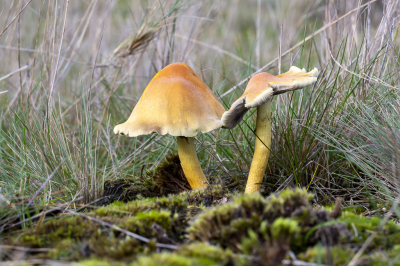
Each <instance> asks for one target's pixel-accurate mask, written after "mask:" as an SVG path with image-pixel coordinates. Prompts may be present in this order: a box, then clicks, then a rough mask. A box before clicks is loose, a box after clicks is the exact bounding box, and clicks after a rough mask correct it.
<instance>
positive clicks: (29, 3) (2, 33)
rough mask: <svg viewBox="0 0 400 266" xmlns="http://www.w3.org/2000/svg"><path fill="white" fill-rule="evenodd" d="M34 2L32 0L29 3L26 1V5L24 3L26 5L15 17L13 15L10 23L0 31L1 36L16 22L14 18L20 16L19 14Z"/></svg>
mask: <svg viewBox="0 0 400 266" xmlns="http://www.w3.org/2000/svg"><path fill="white" fill-rule="evenodd" d="M31 2H32V0H30V1H29V2H28V3H26V5H24V7H23V8H22V9H21V10H20V11H19V12H18V14H17V15H15V17H13V19H12V20H11V21H10V23H8V24H7V26H6V27H5V28H4V30H3V31H2V32H1V33H0V37H1V36H2V35H3V34H4V32H6V30H7V29H8V27H10V25H11V24H12V23H13V22H14V20H15V19H16V18H17V17H19V15H20V14H21V13H22V11H24V10H25V8H26V7H27V6H28V5H29V4H30V3H31Z"/></svg>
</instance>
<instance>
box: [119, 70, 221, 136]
mask: <svg viewBox="0 0 400 266" xmlns="http://www.w3.org/2000/svg"><path fill="white" fill-rule="evenodd" d="M224 112H225V109H224V107H223V106H222V105H221V104H220V102H219V101H218V99H217V97H215V95H214V93H213V92H212V91H211V90H210V88H208V86H207V85H206V84H205V83H204V82H203V81H202V80H201V79H200V77H199V76H198V75H197V74H196V73H195V72H194V71H193V70H192V69H191V68H190V67H189V66H188V65H186V64H183V63H173V64H170V65H168V66H166V67H165V68H163V69H162V70H161V71H159V72H158V73H157V74H156V75H155V76H154V77H153V79H152V80H151V81H150V83H149V84H148V85H147V87H146V89H145V90H144V92H143V94H142V96H141V98H140V100H139V102H138V103H137V104H136V106H135V108H134V109H133V111H132V114H131V115H130V117H129V119H128V120H127V121H126V122H125V123H123V124H120V125H117V126H115V128H114V133H115V134H122V135H128V136H129V137H137V136H140V135H147V134H151V133H153V132H157V133H158V134H160V135H165V134H170V135H172V136H184V137H193V136H195V135H196V134H197V133H198V132H202V133H206V132H209V131H211V130H214V129H217V128H220V127H221V126H222V122H221V117H222V114H223V113H224Z"/></svg>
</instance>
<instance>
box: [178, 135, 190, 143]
mask: <svg viewBox="0 0 400 266" xmlns="http://www.w3.org/2000/svg"><path fill="white" fill-rule="evenodd" d="M179 137H180V138H183V139H184V140H186V142H187V143H189V139H188V138H187V137H184V136H179Z"/></svg>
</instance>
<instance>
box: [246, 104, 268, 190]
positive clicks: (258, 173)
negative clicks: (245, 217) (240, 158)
mask: <svg viewBox="0 0 400 266" xmlns="http://www.w3.org/2000/svg"><path fill="white" fill-rule="evenodd" d="M271 102H272V101H271V100H269V101H267V102H265V103H263V104H262V105H260V106H259V107H257V121H256V143H255V148H254V155H253V161H252V162H251V167H250V172H249V177H248V179H247V185H246V190H245V193H246V194H249V193H255V192H259V191H260V189H261V184H260V183H261V182H262V181H263V178H264V174H265V170H266V169H267V165H268V158H269V153H270V147H271Z"/></svg>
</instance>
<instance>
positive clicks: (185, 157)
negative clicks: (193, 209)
mask: <svg viewBox="0 0 400 266" xmlns="http://www.w3.org/2000/svg"><path fill="white" fill-rule="evenodd" d="M176 139H177V142H178V155H179V159H180V160H181V165H182V169H183V172H184V173H185V176H186V178H187V180H188V181H189V184H190V187H191V188H192V189H197V188H202V187H206V186H207V185H208V181H207V178H206V176H205V175H204V173H203V170H202V169H201V166H200V163H199V159H198V158H197V153H196V148H195V146H194V138H187V137H177V138H176Z"/></svg>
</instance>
